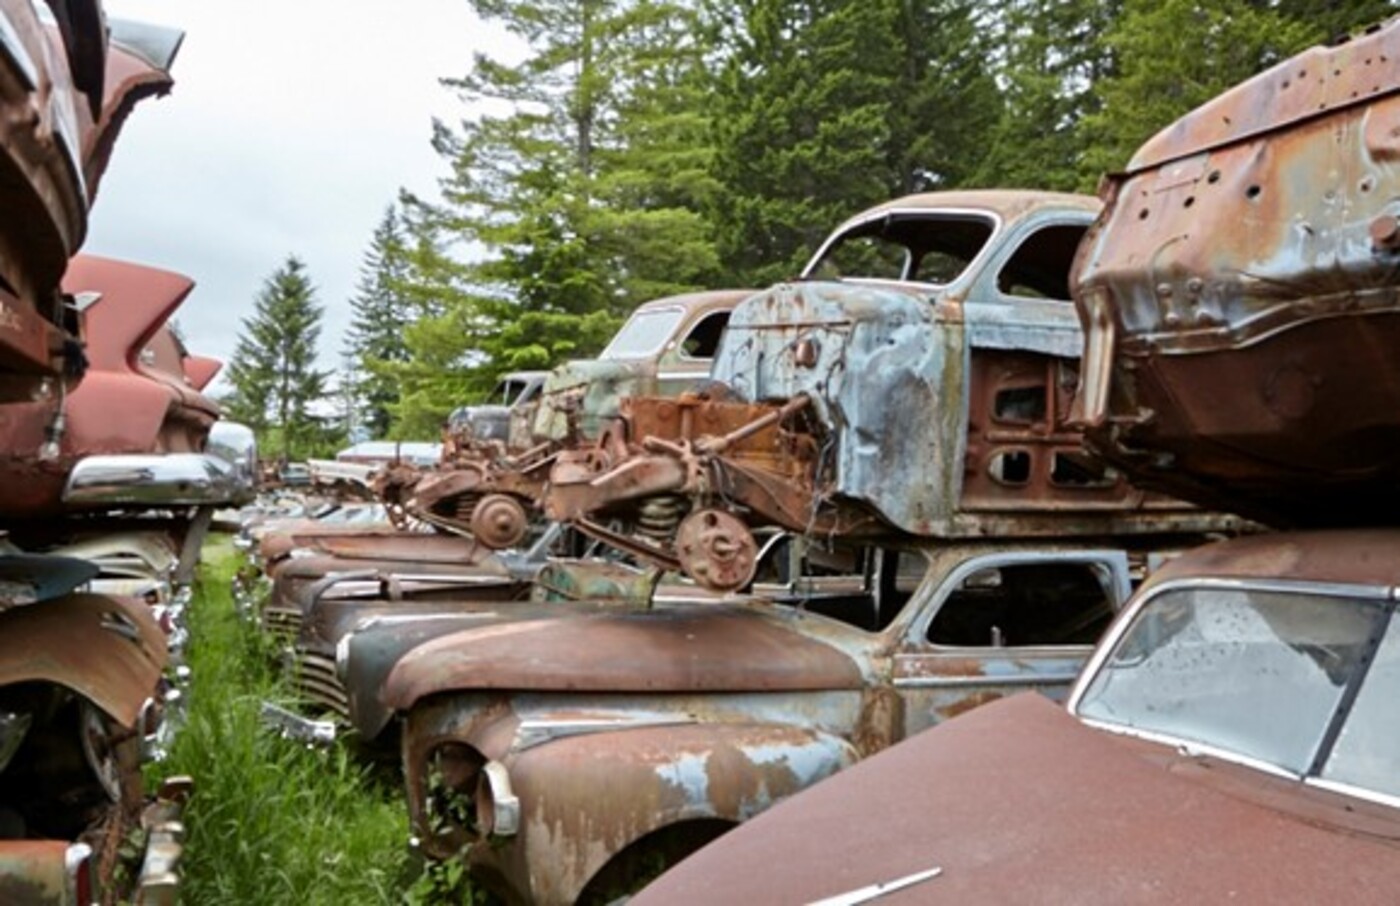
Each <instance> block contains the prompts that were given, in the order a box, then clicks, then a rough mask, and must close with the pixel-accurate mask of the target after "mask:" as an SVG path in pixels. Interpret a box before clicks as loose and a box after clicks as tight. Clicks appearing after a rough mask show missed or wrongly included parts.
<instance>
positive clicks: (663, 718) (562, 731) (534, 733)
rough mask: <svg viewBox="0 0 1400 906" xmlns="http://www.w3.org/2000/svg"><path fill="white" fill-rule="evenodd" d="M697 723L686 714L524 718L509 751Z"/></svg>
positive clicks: (696, 720) (694, 718)
mask: <svg viewBox="0 0 1400 906" xmlns="http://www.w3.org/2000/svg"><path fill="white" fill-rule="evenodd" d="M699 722H700V721H699V719H698V718H696V717H693V716H691V715H689V714H676V715H664V714H663V715H655V716H650V717H648V716H643V715H635V716H628V715H619V716H617V717H586V718H578V719H573V720H566V719H554V718H526V719H525V720H522V721H521V722H520V725H519V726H518V727H517V728H516V730H515V738H514V739H513V740H511V745H510V751H512V752H523V751H525V750H526V749H532V748H534V747H535V746H540V745H544V744H545V743H547V742H553V741H554V740H556V739H565V738H567V737H570V736H587V735H590V734H592V733H613V732H616V731H618V730H640V729H646V728H649V727H676V726H682V725H686V724H697V723H699Z"/></svg>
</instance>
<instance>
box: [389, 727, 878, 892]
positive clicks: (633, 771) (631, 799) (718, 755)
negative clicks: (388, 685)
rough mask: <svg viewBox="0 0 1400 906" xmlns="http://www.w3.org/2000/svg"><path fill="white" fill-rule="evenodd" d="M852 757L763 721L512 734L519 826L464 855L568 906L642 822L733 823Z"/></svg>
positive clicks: (419, 752) (849, 750) (640, 834)
mask: <svg viewBox="0 0 1400 906" xmlns="http://www.w3.org/2000/svg"><path fill="white" fill-rule="evenodd" d="M448 710H449V711H450V701H449V702H448ZM536 717H538V715H536ZM501 720H502V722H504V723H506V724H513V723H514V721H515V718H514V717H513V716H509V717H503V718H502V719H501ZM430 723H431V721H428V722H425V723H423V724H419V723H413V724H411V725H410V727H409V729H408V730H407V731H406V740H405V753H406V757H407V760H406V762H405V765H406V769H407V778H408V783H409V784H410V787H409V788H410V790H417V789H420V788H421V787H419V786H418V785H419V784H422V783H424V782H425V781H426V779H427V778H426V777H425V776H424V774H423V768H424V766H425V765H426V763H427V761H426V757H427V755H428V752H429V751H430V750H431V748H430V747H431V745H432V744H433V742H434V741H435V738H434V737H433V736H432V735H430V734H424V733H422V732H421V731H422V730H424V729H426V728H427V727H428V726H429V725H430ZM505 729H510V727H509V726H508V727H506V728H505ZM492 736H495V737H498V738H499V737H501V736H503V734H501V733H496V732H494V728H492V727H490V726H485V725H483V726H480V727H478V728H477V732H474V733H473V734H472V737H473V739H480V738H490V737H492ZM436 738H437V739H441V737H436ZM507 738H508V737H507ZM424 743H427V745H428V747H427V748H425V747H423V744H424ZM858 758H859V755H858V753H857V752H856V750H855V748H854V747H853V746H852V745H851V744H850V743H848V742H846V741H845V740H843V739H841V738H839V737H836V736H833V735H831V734H828V733H825V732H822V731H821V730H817V729H804V728H800V727H795V726H788V725H778V724H761V723H757V724H691V725H677V726H653V727H646V726H642V727H637V728H633V729H625V730H619V731H614V732H601V733H594V734H584V735H577V736H566V737H562V738H556V739H554V740H552V741H550V742H546V743H542V744H538V745H533V746H530V747H525V748H521V747H519V746H513V747H512V749H511V750H510V751H509V752H506V753H503V754H502V755H501V757H500V758H499V763H500V764H502V765H503V766H504V767H505V769H506V772H507V773H508V776H509V782H510V787H511V790H512V791H513V792H514V794H515V795H516V797H517V798H518V800H519V807H520V827H519V830H518V832H517V833H516V834H515V835H513V836H511V837H501V836H497V837H493V838H491V842H490V845H478V846H473V847H472V848H471V849H470V851H469V856H468V859H469V862H470V863H471V864H472V866H473V869H474V870H476V871H478V872H481V873H483V874H486V875H489V876H491V877H494V878H499V879H501V880H503V881H504V884H505V886H506V887H507V888H509V889H510V890H511V892H512V893H514V894H515V895H517V896H519V897H520V898H521V899H522V900H524V901H528V902H532V903H536V904H540V906H554V904H557V906H565V904H570V903H573V902H575V901H576V900H577V899H578V897H579V895H580V894H581V893H582V892H583V891H584V889H585V887H586V885H587V884H588V882H589V881H590V880H591V879H592V878H593V877H594V876H595V875H596V874H597V873H598V872H599V871H600V870H601V869H602V868H603V867H604V866H605V865H606V864H607V863H608V861H609V860H610V859H611V858H612V857H614V856H616V855H617V854H619V853H621V852H623V851H624V850H626V849H627V848H628V847H629V846H632V845H633V844H637V843H638V842H639V841H641V840H643V838H644V837H646V836H647V835H648V834H651V833H653V832H655V831H658V830H661V829H663V828H666V827H669V826H673V825H677V824H681V823H683V822H687V821H697V820H703V819H711V820H713V819H719V820H721V821H724V822H728V823H733V824H738V823H740V822H742V821H745V820H747V819H749V818H750V817H752V816H754V815H757V814H759V813H760V812H763V811H765V810H766V809H768V808H770V807H771V806H772V805H774V804H775V803H776V802H778V801H780V800H782V799H785V798H786V797H788V796H791V795H793V794H794V793H797V792H800V791H801V790H804V789H806V788H807V787H810V786H812V785H813V784H816V783H818V782H820V781H821V780H824V779H826V778H827V777H830V776H831V775H833V774H835V773H837V772H838V771H840V770H842V769H844V768H846V767H849V766H850V765H852V764H854V763H855V762H856V761H857V760H858ZM600 790H607V791H610V793H609V794H608V795H606V796H600V794H599V791H600ZM425 801H426V800H425V798H424V797H423V796H421V795H410V802H412V803H413V805H412V807H411V811H414V812H417V813H415V814H413V815H412V818H413V820H414V827H415V830H416V831H417V833H419V835H420V837H422V838H423V839H424V840H425V841H426V840H428V839H429V835H430V834H431V830H430V829H429V828H428V827H427V826H426V825H425V824H424V823H423V818H424V816H423V815H422V814H421V812H420V811H419V810H420V807H421V805H422V803H424V802H425ZM444 855H447V854H444Z"/></svg>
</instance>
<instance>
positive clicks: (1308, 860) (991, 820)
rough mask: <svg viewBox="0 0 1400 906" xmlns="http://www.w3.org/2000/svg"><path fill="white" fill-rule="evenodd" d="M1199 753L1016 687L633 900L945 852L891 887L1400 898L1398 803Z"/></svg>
mask: <svg viewBox="0 0 1400 906" xmlns="http://www.w3.org/2000/svg"><path fill="white" fill-rule="evenodd" d="M1153 748H1154V749H1155V748H1156V747H1153ZM1166 754H1167V755H1168V756H1169V755H1170V753H1166ZM1201 770H1204V769H1203V768H1201V767H1200V765H1199V764H1198V763H1193V762H1192V761H1191V760H1190V759H1186V758H1184V757H1182V758H1177V759H1171V758H1170V757H1168V758H1166V759H1162V760H1150V759H1149V758H1146V757H1144V756H1143V754H1142V753H1141V752H1140V751H1136V750H1135V749H1134V748H1133V747H1132V746H1131V745H1130V744H1128V742H1127V741H1125V740H1121V739H1118V738H1116V737H1112V736H1110V734H1107V733H1103V732H1100V731H1097V730H1093V729H1090V728H1088V727H1086V726H1084V725H1083V724H1080V723H1079V722H1078V721H1077V720H1075V719H1074V718H1073V717H1071V716H1070V715H1069V714H1067V713H1066V712H1065V711H1064V710H1063V709H1061V708H1059V707H1058V706H1056V705H1054V704H1052V703H1051V702H1049V701H1048V700H1046V699H1044V698H1041V697H1040V696H1038V695H1036V694H1033V693H1031V694H1026V695H1022V696H1017V697H1014V698H1011V699H1006V700H1004V701H1001V702H996V703H993V704H991V705H988V706H986V707H984V708H978V709H977V710H975V711H973V712H970V713H968V714H966V715H964V716H962V717H959V718H957V719H956V720H954V721H951V722H949V723H947V724H945V725H943V726H940V727H937V728H935V729H933V730H930V731H927V732H925V733H923V734H921V735H919V736H916V737H914V738H913V739H911V740H909V741H907V742H904V743H902V744H900V745H898V746H896V747H894V748H893V749H891V750H889V751H888V752H885V753H883V754H881V755H878V756H876V757H874V758H872V759H869V760H868V761H865V762H863V763H861V764H858V765H856V766H855V767H853V768H850V769H849V770H847V771H844V772H842V773H841V775H840V776H838V777H836V778H833V779H831V780H828V781H825V782H823V783H821V784H819V785H818V786H816V787H814V788H812V789H811V790H808V791H807V792H804V793H802V794H801V795H799V796H796V797H794V798H793V799H791V800H789V801H788V802H786V803H782V804H780V805H778V806H777V807H776V808H774V809H773V810H771V811H769V812H766V813H764V814H762V815H759V816H758V817H757V818H755V819H753V820H752V821H750V822H749V823H747V824H746V825H744V826H743V827H741V828H739V829H738V830H735V831H732V832H730V833H729V834H726V835H725V836H724V837H722V838H720V839H719V840H718V841H717V842H715V843H713V844H711V845H710V846H709V847H707V848H706V849H704V850H702V851H701V852H700V853H699V854H697V855H695V856H692V857H691V858H690V859H688V860H686V861H684V862H682V863H681V864H680V865H679V866H677V867H676V868H674V869H672V870H671V871H669V872H667V873H666V874H665V875H663V876H662V877H661V878H660V879H659V880H658V881H656V882H655V883H654V884H652V885H651V886H650V887H648V888H647V889H646V890H645V891H644V892H643V893H642V894H641V895H640V896H638V897H636V898H634V899H633V900H632V902H633V903H634V904H636V906H657V904H662V903H664V904H667V906H685V904H692V903H696V904H698V903H745V902H777V901H782V902H790V903H803V902H811V901H814V900H818V899H822V898H825V897H832V896H836V895H839V894H843V893H849V892H852V891H855V890H858V889H860V888H863V887H866V886H867V885H871V884H875V883H881V882H889V881H892V880H895V879H897V878H903V877H906V876H908V875H911V874H914V873H915V872H920V871H924V870H927V869H930V868H933V867H938V868H940V869H942V872H941V874H939V875H938V876H937V877H933V878H930V879H928V880H925V881H922V882H920V883H916V884H913V885H911V886H909V887H907V888H905V889H903V890H900V891H897V892H894V893H890V894H888V895H886V896H884V897H881V899H880V901H879V902H880V903H881V904H884V903H889V904H890V906H896V904H901V903H906V904H908V903H958V904H961V903H1021V902H1035V903H1039V904H1066V906H1069V904H1080V903H1163V904H1166V903H1191V902H1199V903H1213V902H1223V901H1226V900H1229V901H1232V902H1240V903H1318V902H1326V901H1328V900H1331V899H1334V898H1336V897H1338V896H1341V897H1343V898H1345V900H1346V901H1347V902H1348V903H1357V904H1362V903H1365V904H1372V903H1374V904H1381V903H1393V902H1395V891H1396V889H1397V885H1400V848H1397V846H1396V844H1395V841H1394V840H1387V839H1385V835H1384V829H1385V828H1388V829H1389V830H1390V831H1392V832H1393V831H1397V830H1400V824H1396V823H1395V819H1394V818H1393V817H1392V818H1391V819H1390V821H1389V822H1383V821H1382V822H1378V823H1376V824H1374V825H1373V826H1372V827H1371V828H1370V829H1369V830H1370V831H1371V833H1353V832H1343V831H1341V830H1340V829H1338V828H1336V827H1333V826H1329V825H1327V824H1326V823H1324V822H1321V821H1318V820H1303V819H1301V818H1299V817H1296V816H1295V815H1294V814H1291V813H1288V812H1285V811H1282V810H1278V809H1275V808H1271V807H1267V806H1264V805H1261V804H1256V802H1255V801H1252V800H1250V799H1246V798H1243V797H1241V796H1239V795H1235V794H1233V793H1231V792H1227V791H1226V789H1227V788H1226V787H1223V786H1217V785H1215V784H1207V783H1205V782H1201V781H1198V780H1196V779H1194V776H1193V775H1194V774H1195V773H1197V772H1199V771H1201ZM852 828H859V832H858V833H852ZM1375 831H1381V833H1380V834H1376V833H1374V832H1375ZM832 840H840V841H841V852H840V858H832V849H831V841H832Z"/></svg>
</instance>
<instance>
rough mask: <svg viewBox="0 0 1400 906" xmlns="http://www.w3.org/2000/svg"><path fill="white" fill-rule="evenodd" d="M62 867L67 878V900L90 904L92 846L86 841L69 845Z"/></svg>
mask: <svg viewBox="0 0 1400 906" xmlns="http://www.w3.org/2000/svg"><path fill="white" fill-rule="evenodd" d="M63 867H64V870H65V872H66V874H67V878H68V896H69V900H68V902H70V903H77V904H80V906H92V903H93V902H94V900H93V896H92V847H91V846H88V845H87V844H86V843H74V844H73V845H71V846H69V847H68V852H67V853H66V854H65V855H64V857H63Z"/></svg>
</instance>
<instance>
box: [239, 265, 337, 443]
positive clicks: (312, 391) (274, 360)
mask: <svg viewBox="0 0 1400 906" xmlns="http://www.w3.org/2000/svg"><path fill="white" fill-rule="evenodd" d="M315 295H316V291H315V288H314V287H313V286H312V285H311V281H310V279H309V278H308V277H307V275H306V266H305V265H304V264H302V262H301V261H300V260H299V259H298V258H297V257H296V256H294V255H289V256H288V257H287V260H286V262H285V263H283V265H282V266H281V267H280V268H278V269H277V270H276V271H274V272H273V273H272V274H271V275H270V276H269V277H268V278H267V279H266V280H265V281H264V282H263V286H262V289H261V290H260V291H259V292H258V295H257V298H256V300H255V307H254V312H253V315H252V316H251V317H247V318H244V319H243V330H242V332H241V333H240V334H239V337H238V344H237V347H236V348H235V350H234V354H233V363H232V365H231V366H230V367H229V372H228V379H229V383H230V384H232V385H233V394H232V396H230V397H229V399H228V400H227V403H226V405H227V408H228V410H229V414H230V416H231V417H233V418H235V419H237V420H239V421H243V422H245V423H247V424H248V425H249V426H250V427H252V428H253V429H254V430H255V431H257V432H258V433H259V435H261V436H260V442H261V443H262V445H263V446H265V447H267V448H269V449H277V450H279V451H280V453H281V455H282V457H283V458H284V459H291V458H294V457H296V458H300V457H303V456H305V455H307V454H308V453H309V452H311V451H313V450H316V449H319V448H322V447H324V445H325V443H326V442H327V440H328V436H327V435H328V432H327V430H326V427H325V425H324V424H323V423H322V420H321V419H318V418H317V417H316V416H315V415H314V414H313V412H312V407H313V405H315V404H316V403H317V402H319V401H320V400H321V399H322V398H323V397H324V396H325V392H326V380H327V378H328V377H329V373H328V372H325V371H318V370H317V369H316V368H315V362H316V341H317V339H318V338H319V337H320V334H321V315H322V309H321V308H320V306H318V305H316V302H315Z"/></svg>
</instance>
